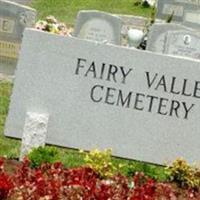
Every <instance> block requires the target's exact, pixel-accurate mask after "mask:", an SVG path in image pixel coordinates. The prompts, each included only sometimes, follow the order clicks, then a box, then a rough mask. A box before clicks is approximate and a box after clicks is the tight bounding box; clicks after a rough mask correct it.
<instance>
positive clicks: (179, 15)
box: [157, 0, 200, 25]
mask: <svg viewBox="0 0 200 200" xmlns="http://www.w3.org/2000/svg"><path fill="white" fill-rule="evenodd" d="M157 10H158V11H157V17H158V18H160V19H166V18H167V17H168V16H170V15H172V14H173V21H176V22H180V23H182V22H185V21H186V22H188V25H190V24H191V25H192V24H196V23H197V24H199V21H198V19H199V10H200V1H199V0H158V9H157ZM193 12H195V13H193Z"/></svg>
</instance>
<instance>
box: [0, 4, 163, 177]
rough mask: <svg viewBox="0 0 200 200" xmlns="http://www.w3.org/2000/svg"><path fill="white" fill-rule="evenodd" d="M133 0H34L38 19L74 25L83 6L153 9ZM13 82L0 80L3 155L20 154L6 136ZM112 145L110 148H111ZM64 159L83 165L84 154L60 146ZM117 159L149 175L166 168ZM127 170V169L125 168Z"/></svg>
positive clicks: (0, 151) (0, 149) (115, 10)
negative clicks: (52, 18)
mask: <svg viewBox="0 0 200 200" xmlns="http://www.w3.org/2000/svg"><path fill="white" fill-rule="evenodd" d="M134 2H135V1H134V0H34V1H33V2H32V6H33V7H34V8H35V9H37V11H38V16H39V18H44V17H45V16H47V15H54V16H55V17H56V18H58V19H59V20H61V21H64V22H65V23H68V24H73V23H74V19H75V17H76V15H77V12H78V11H79V10H81V9H97V10H104V11H108V12H113V13H122V14H132V15H142V16H149V15H150V9H147V8H143V9H142V7H140V6H134ZM11 91H12V84H11V83H9V82H3V81H0V156H4V155H6V156H7V157H8V158H17V157H19V151H20V141H18V140H15V139H10V138H6V137H4V135H3V130H4V125H5V120H6V116H7V113H8V107H9V102H10V95H11ZM108 148H109V147H108ZM59 152H60V154H61V157H62V158H63V159H62V162H63V163H64V164H65V165H66V166H67V167H74V166H79V165H81V164H83V157H82V155H81V154H80V153H79V152H78V151H74V150H69V149H64V148H59ZM114 162H120V163H124V164H127V165H129V166H131V167H132V168H134V170H138V171H144V172H146V174H147V175H150V176H155V177H158V178H160V179H164V178H165V175H164V174H163V168H162V167H157V166H154V165H149V164H145V163H140V162H136V161H128V160H122V159H117V158H115V159H114ZM125 170H127V169H125Z"/></svg>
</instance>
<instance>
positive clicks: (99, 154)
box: [84, 149, 117, 178]
mask: <svg viewBox="0 0 200 200" xmlns="http://www.w3.org/2000/svg"><path fill="white" fill-rule="evenodd" d="M84 161H85V163H86V166H88V167H89V168H91V169H93V170H94V171H96V172H97V173H99V175H100V176H101V177H104V178H105V177H112V176H113V175H114V174H115V173H116V171H117V166H115V165H114V164H113V162H112V150H111V149H106V150H104V151H100V150H97V149H95V150H92V151H90V152H89V153H87V154H86V155H85V158H84Z"/></svg>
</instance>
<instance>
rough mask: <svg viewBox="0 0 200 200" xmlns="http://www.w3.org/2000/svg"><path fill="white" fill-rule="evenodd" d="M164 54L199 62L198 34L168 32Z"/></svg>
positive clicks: (199, 38)
mask: <svg viewBox="0 0 200 200" xmlns="http://www.w3.org/2000/svg"><path fill="white" fill-rule="evenodd" d="M164 53H166V54H170V55H176V56H184V57H190V58H194V59H199V60H200V34H197V33H196V32H191V31H169V32H168V33H167V35H166V44H165V48H164Z"/></svg>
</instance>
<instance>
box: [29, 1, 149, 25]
mask: <svg viewBox="0 0 200 200" xmlns="http://www.w3.org/2000/svg"><path fill="white" fill-rule="evenodd" d="M137 1H138V0H33V1H32V3H31V6H32V7H33V8H35V9H36V10H37V11H38V19H44V18H45V17H46V16H48V15H54V16H55V17H56V18H57V19H59V20H60V21H63V22H65V23H66V24H68V25H74V22H75V19H76V16H77V13H78V12H79V11H80V10H101V11H105V12H111V13H116V14H117V13H118V14H126V15H136V16H140V15H141V16H145V17H149V16H150V12H151V8H144V7H143V6H136V5H135V3H136V2H137Z"/></svg>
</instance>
